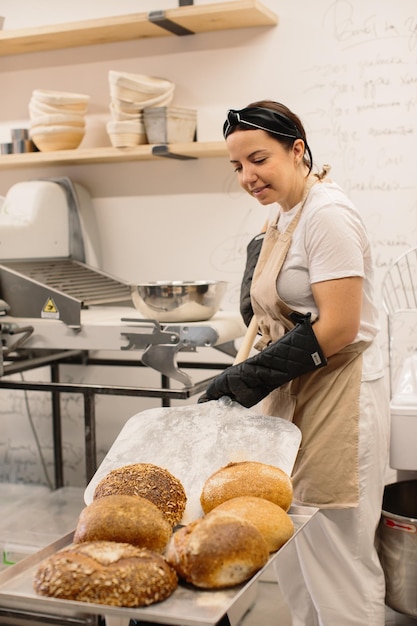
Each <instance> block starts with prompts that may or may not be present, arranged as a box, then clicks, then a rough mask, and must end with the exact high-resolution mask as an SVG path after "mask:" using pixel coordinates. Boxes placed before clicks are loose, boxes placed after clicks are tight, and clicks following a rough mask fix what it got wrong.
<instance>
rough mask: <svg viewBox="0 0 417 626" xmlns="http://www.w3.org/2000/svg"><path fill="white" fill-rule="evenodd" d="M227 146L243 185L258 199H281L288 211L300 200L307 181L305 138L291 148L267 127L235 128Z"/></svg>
mask: <svg viewBox="0 0 417 626" xmlns="http://www.w3.org/2000/svg"><path fill="white" fill-rule="evenodd" d="M226 146H227V149H228V152H229V156H230V162H231V164H232V165H233V168H234V171H235V172H236V174H237V177H238V180H239V184H240V186H241V187H242V188H243V189H245V191H247V192H248V193H249V194H250V195H251V196H253V197H254V198H256V199H257V200H258V202H260V203H261V204H262V205H268V204H272V203H274V202H277V203H278V204H280V205H281V206H282V208H283V209H284V210H285V211H288V210H290V209H291V208H292V207H293V206H295V205H296V204H297V203H298V202H300V200H301V197H302V193H303V190H304V184H305V166H304V164H303V154H304V142H303V141H302V139H296V140H295V141H294V144H293V145H292V146H291V148H288V147H286V146H284V145H283V144H281V143H280V142H279V141H277V140H276V139H274V138H273V137H271V135H269V134H268V133H266V132H265V131H263V130H258V129H256V130H235V131H234V132H233V133H231V134H230V135H229V136H228V137H227V139H226Z"/></svg>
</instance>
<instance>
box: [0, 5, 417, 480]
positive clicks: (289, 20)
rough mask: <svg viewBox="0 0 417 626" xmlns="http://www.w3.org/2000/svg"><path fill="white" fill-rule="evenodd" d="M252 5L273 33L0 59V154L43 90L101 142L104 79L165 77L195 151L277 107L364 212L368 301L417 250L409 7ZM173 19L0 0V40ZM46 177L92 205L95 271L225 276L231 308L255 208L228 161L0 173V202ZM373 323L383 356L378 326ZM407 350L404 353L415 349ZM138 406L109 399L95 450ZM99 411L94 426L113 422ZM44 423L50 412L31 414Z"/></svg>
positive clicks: (416, 99) (413, 14)
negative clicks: (75, 108) (193, 116)
mask: <svg viewBox="0 0 417 626" xmlns="http://www.w3.org/2000/svg"><path fill="white" fill-rule="evenodd" d="M211 3H212V0H210V2H202V1H201V2H196V4H211ZM264 4H265V5H266V6H268V7H269V8H271V9H272V10H274V11H276V12H277V13H278V16H279V25H278V26H277V27H271V28H269V27H268V28H254V29H243V30H237V31H225V32H218V33H207V34H202V35H196V36H188V37H177V38H175V37H172V38H171V37H169V38H162V39H152V40H148V41H146V40H140V41H133V42H127V43H114V44H107V45H102V46H92V47H83V48H74V49H68V50H61V51H54V52H39V53H35V54H32V55H30V56H27V55H16V56H13V57H0V77H1V84H2V94H3V97H2V106H1V107H0V141H7V136H8V133H9V130H10V128H11V127H14V126H16V124H17V123H22V122H23V123H24V122H25V121H28V113H27V104H28V102H29V99H30V96H31V93H32V91H33V89H35V88H44V89H57V90H63V91H76V92H81V93H88V94H89V95H90V97H91V103H90V107H89V116H88V132H87V135H86V137H85V139H84V142H83V144H82V145H84V146H92V145H108V139H107V137H106V134H105V132H104V124H105V121H106V120H107V119H109V110H108V105H109V89H108V79H107V74H108V71H109V70H110V69H116V70H124V71H130V72H136V73H143V74H150V75H155V76H163V77H166V78H169V79H170V80H173V81H174V82H175V83H176V92H175V98H174V102H173V104H174V105H178V106H188V107H192V108H196V109H197V110H198V137H199V139H200V140H201V141H209V140H213V141H220V140H221V127H222V123H223V120H224V117H225V112H226V111H227V109H228V108H229V107H233V108H239V107H242V106H245V105H246V104H248V103H249V102H250V101H253V100H257V99H262V98H272V99H275V100H280V101H282V102H284V103H285V104H287V105H288V106H290V107H291V108H293V109H294V110H295V111H296V112H297V113H298V114H299V115H300V116H301V118H302V119H303V121H304V123H305V126H306V129H307V133H308V136H309V138H310V141H309V143H310V146H311V149H312V152H313V156H314V159H315V161H316V163H317V164H318V165H320V164H322V163H330V164H331V165H332V175H333V177H334V178H335V179H336V180H337V181H338V182H339V183H340V184H341V185H342V186H343V187H344V188H345V189H346V190H347V192H348V193H349V194H350V196H351V197H352V199H353V200H354V202H355V203H356V204H357V206H358V207H359V209H360V210H361V212H362V213H363V215H364V218H365V221H366V223H367V226H368V228H369V232H370V237H371V241H372V245H373V249H374V255H375V261H376V288H377V297H378V299H380V297H379V291H380V285H381V281H382V280H383V276H384V273H385V271H386V269H387V268H388V267H389V266H390V264H391V263H392V261H393V260H394V259H395V258H397V256H399V255H400V254H402V253H403V252H405V251H406V250H407V249H409V248H411V247H414V246H416V245H417V179H416V175H415V173H416V156H415V154H416V150H415V145H416V132H417V92H416V86H417V39H416V35H415V33H416V26H417V6H416V3H415V1H414V0H400V1H399V2H393V1H392V0H378V1H377V0H369V1H367V2H362V1H360V0H350V1H349V2H347V1H345V0H316V1H315V2H314V3H311V2H305V1H303V0H292V1H291V2H274V1H273V0H264ZM175 6H177V3H176V2H174V1H168V0H160V2H158V6H157V7H156V3H155V2H154V0H148V1H140V0H135V1H133V0H119V1H118V2H117V3H115V2H110V1H109V0H108V1H107V2H100V3H86V2H82V1H81V0H73V1H72V2H71V3H57V2H52V1H51V0H42V1H40V0H39V1H37V2H35V1H33V2H30V3H27V2H26V1H24V0H0V15H3V16H5V23H4V28H5V29H9V28H10V29H15V28H23V27H28V26H32V25H40V24H42V23H58V22H62V21H65V20H68V21H73V20H78V19H89V18H93V17H103V16H105V15H112V14H113V15H114V14H122V13H135V12H143V11H148V10H151V9H155V8H158V9H164V8H172V7H175ZM57 175H66V176H69V177H70V178H72V179H73V180H74V181H76V182H79V183H81V184H83V185H84V186H85V187H86V188H87V189H89V191H90V193H91V194H92V196H93V199H94V205H95V207H96V210H97V212H98V215H99V216H100V234H101V238H102V243H103V247H104V262H103V269H105V270H106V271H109V272H111V273H113V274H115V275H118V276H120V277H121V278H125V279H128V280H131V281H134V280H138V281H139V280H154V279H159V278H164V279H169V278H187V279H188V278H190V277H191V278H200V277H204V278H220V277H221V278H225V279H226V280H229V281H230V288H229V292H228V294H227V297H226V299H225V303H224V305H225V307H226V308H229V309H230V308H236V307H237V292H238V286H239V280H240V275H241V271H242V269H243V262H244V259H243V254H244V249H245V246H246V243H247V241H248V240H249V238H250V237H251V235H252V234H253V233H255V232H256V231H257V229H258V227H259V225H260V224H261V223H262V222H263V221H264V217H265V209H263V208H262V207H260V206H258V205H257V204H256V203H254V201H253V200H252V199H250V198H249V197H246V196H245V195H244V194H243V193H242V192H241V191H240V190H239V188H238V186H237V184H236V181H235V179H234V175H233V173H232V172H231V168H230V166H229V164H228V163H227V159H226V158H218V159H201V160H199V161H195V162H186V161H185V162H184V161H173V160H167V161H161V162H144V163H125V164H108V165H85V166H70V167H51V168H48V169H47V170H45V169H35V168H34V169H33V170H24V169H23V170H22V169H20V170H10V171H8V170H4V171H3V170H1V171H0V195H4V194H5V193H6V192H7V190H8V188H9V187H10V186H11V185H12V184H14V183H15V182H18V181H20V180H27V179H31V178H38V177H45V176H57ZM381 324H382V332H381V344H382V347H383V349H384V352H385V354H386V352H387V337H386V328H385V319H384V316H383V315H381ZM408 339H410V336H408V337H407V340H408ZM411 341H412V342H413V349H414V348H415V347H416V346H417V338H414V337H413V338H412V339H411ZM407 349H409V346H408V347H407ZM113 375H117V373H115V372H114V373H113ZM141 376H142V374H141ZM2 395H3V396H4V393H3V394H2ZM14 402H15V400H14ZM17 402H18V404H19V402H20V401H17ZM133 405H134V406H133ZM142 405H143V404H141V403H140V402H132V401H129V402H126V403H125V402H124V401H123V400H122V399H119V400H118V401H117V403H116V408H113V409H112V410H114V412H115V413H118V415H117V417H115V418H114V420H115V422H116V424H117V426H116V427H114V428H113V430H112V432H111V434H109V435H108V436H107V435H105V434H103V432H104V431H103V430H100V428H99V433H100V434H99V436H100V438H102V442H101V445H102V450H103V451H104V452H105V449H106V446H107V445H108V444H109V442H111V440H112V439H111V438H112V437H113V435H114V431H116V432H117V428H118V426H119V424H120V423H122V422H123V420H125V419H126V418H127V417H129V416H130V415H131V414H132V413H134V412H136V409H137V407H139V408H140V407H141V406H142ZM112 406H113V407H114V406H115V405H112ZM20 409H22V407H21V406H20ZM103 409H104V407H100V411H99V414H100V417H99V418H98V419H102V421H103V422H105V421H106V420H107V421H111V418H109V416H108V414H106V412H105V410H103ZM0 410H1V407H0ZM48 410H49V409H48V406H47V405H44V406H43V408H42V409H41V411H43V412H45V411H46V412H47V411H48ZM138 410H139V409H138ZM7 411H8V409H7V408H6V409H4V412H5V413H7ZM17 412H18V413H19V410H18V411H17ZM10 414H12V411H10ZM102 415H103V417H101V416H102ZM80 428H82V426H80ZM19 432H20V431H19ZM28 438H29V439H30V435H28ZM25 441H26V439H25ZM0 451H1V450H0ZM35 456H36V455H35ZM22 471H23V470H22ZM30 471H31V472H35V474H36V472H37V471H38V470H36V469H35V468H32V469H31V470H30ZM38 474H39V473H38ZM38 474H36V475H38ZM69 475H70V476H71V477H72V476H73V474H69ZM25 477H26V475H25ZM0 478H1V476H0ZM17 478H19V476H17ZM71 479H72V478H71ZM74 480H75V478H74Z"/></svg>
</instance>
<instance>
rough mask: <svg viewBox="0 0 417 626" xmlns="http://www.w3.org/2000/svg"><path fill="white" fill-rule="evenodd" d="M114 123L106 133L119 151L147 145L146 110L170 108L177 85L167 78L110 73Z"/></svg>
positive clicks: (112, 121)
mask: <svg viewBox="0 0 417 626" xmlns="http://www.w3.org/2000/svg"><path fill="white" fill-rule="evenodd" d="M109 84H110V96H111V100H110V113H111V117H112V119H111V121H110V122H108V124H107V133H108V135H109V137H110V141H111V143H112V145H113V146H114V147H116V148H127V147H133V146H137V145H140V144H144V143H146V142H147V137H146V132H145V126H144V122H143V110H144V109H145V108H148V107H162V106H167V105H168V104H170V102H171V101H172V99H173V97H174V89H175V85H174V84H173V83H171V82H170V81H169V80H166V79H165V78H157V77H154V76H145V75H143V74H131V73H129V72H116V71H114V70H110V71H109Z"/></svg>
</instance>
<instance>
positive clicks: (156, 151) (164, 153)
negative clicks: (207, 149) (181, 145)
mask: <svg viewBox="0 0 417 626" xmlns="http://www.w3.org/2000/svg"><path fill="white" fill-rule="evenodd" d="M152 154H153V155H154V156H159V157H165V158H167V159H177V160H178V161H193V160H196V159H197V157H194V156H187V155H186V154H174V153H173V152H170V150H169V146H168V145H167V144H165V143H164V144H160V145H158V146H152Z"/></svg>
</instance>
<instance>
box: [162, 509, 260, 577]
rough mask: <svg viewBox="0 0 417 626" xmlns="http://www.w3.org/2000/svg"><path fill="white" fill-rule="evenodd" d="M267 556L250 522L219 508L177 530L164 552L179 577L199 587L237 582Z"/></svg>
mask: <svg viewBox="0 0 417 626" xmlns="http://www.w3.org/2000/svg"><path fill="white" fill-rule="evenodd" d="M268 557H269V551H268V546H267V544H266V541H265V539H264V538H263V537H262V535H261V533H260V532H259V531H258V530H257V528H255V526H254V525H253V524H250V523H249V522H246V521H245V520H243V519H239V518H237V517H236V516H234V515H229V514H227V513H222V512H220V511H219V512H215V511H212V513H210V514H209V515H206V516H205V517H203V518H200V519H197V520H194V521H193V522H190V523H189V524H188V525H187V526H183V527H182V528H180V529H179V530H177V531H176V532H175V533H174V534H173V535H172V537H171V540H170V542H169V544H168V547H167V550H166V554H165V558H166V559H167V561H168V563H169V564H170V565H171V566H172V567H173V568H174V569H175V571H176V572H177V574H178V576H179V577H180V578H181V579H183V580H185V581H186V582H188V583H191V584H192V585H194V586H196V587H200V588H202V589H219V588H222V587H225V588H226V587H233V586H235V585H239V584H241V583H243V582H245V581H246V580H248V579H249V578H251V577H252V576H253V575H254V574H255V573H256V572H257V571H259V570H260V569H261V568H262V567H263V566H264V565H265V563H266V562H267V561H268Z"/></svg>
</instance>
